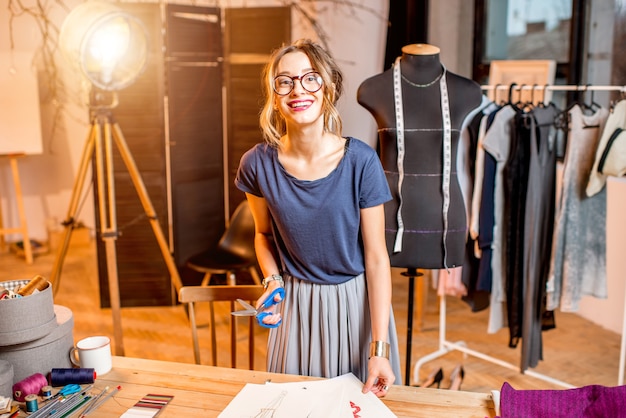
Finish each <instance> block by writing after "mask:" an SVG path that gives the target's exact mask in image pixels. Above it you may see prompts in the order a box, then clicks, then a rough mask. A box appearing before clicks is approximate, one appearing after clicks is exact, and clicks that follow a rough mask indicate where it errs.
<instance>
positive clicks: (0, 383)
mask: <svg viewBox="0 0 626 418" xmlns="http://www.w3.org/2000/svg"><path fill="white" fill-rule="evenodd" d="M0 396H4V397H5V398H11V397H12V396H13V365H12V364H11V363H9V362H8V361H5V360H0Z"/></svg>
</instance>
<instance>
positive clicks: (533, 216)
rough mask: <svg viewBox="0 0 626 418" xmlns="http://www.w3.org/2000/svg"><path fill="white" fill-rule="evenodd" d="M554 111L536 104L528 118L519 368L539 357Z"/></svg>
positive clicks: (553, 182) (548, 241)
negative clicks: (526, 189)
mask: <svg viewBox="0 0 626 418" xmlns="http://www.w3.org/2000/svg"><path fill="white" fill-rule="evenodd" d="M557 113H558V110H557V109H556V107H554V106H546V107H537V108H534V109H533V110H532V112H531V115H532V118H531V119H530V122H531V129H530V138H529V139H530V166H529V170H528V191H527V194H526V219H525V223H524V271H523V279H524V313H523V321H522V353H521V354H522V357H521V366H520V370H522V371H524V370H526V369H527V368H528V367H535V366H537V363H538V361H539V360H543V354H542V338H541V337H542V336H541V331H542V330H543V326H542V324H543V318H544V316H545V297H546V292H545V289H546V282H547V280H548V274H549V273H550V270H549V268H550V252H551V249H552V233H553V230H554V210H555V209H554V208H555V202H554V193H555V189H556V140H555V136H556V132H555V129H554V123H553V122H554V118H555V117H556V115H557Z"/></svg>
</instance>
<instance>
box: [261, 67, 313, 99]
mask: <svg viewBox="0 0 626 418" xmlns="http://www.w3.org/2000/svg"><path fill="white" fill-rule="evenodd" d="M296 80H300V85H302V88H303V89H305V90H306V91H308V92H309V93H315V92H316V91H318V90H319V89H321V88H322V84H323V83H324V81H323V80H322V76H321V75H319V74H318V73H316V72H315V71H311V72H309V73H306V74H303V75H301V76H295V77H290V76H288V75H279V76H276V77H275V78H274V86H273V87H274V92H276V94H278V95H279V96H286V95H288V94H289V93H291V92H292V91H293V88H294V86H295V85H296Z"/></svg>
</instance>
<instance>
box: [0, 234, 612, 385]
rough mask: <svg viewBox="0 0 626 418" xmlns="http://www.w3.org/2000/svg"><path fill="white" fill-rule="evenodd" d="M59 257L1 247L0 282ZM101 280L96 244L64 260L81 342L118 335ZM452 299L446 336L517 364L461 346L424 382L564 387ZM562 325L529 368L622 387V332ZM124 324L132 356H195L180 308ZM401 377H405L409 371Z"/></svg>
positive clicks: (430, 316)
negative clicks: (435, 377)
mask: <svg viewBox="0 0 626 418" xmlns="http://www.w3.org/2000/svg"><path fill="white" fill-rule="evenodd" d="M55 258H56V254H55V253H53V252H51V253H49V254H44V255H38V256H36V257H35V261H34V263H33V264H32V265H27V264H26V263H25V262H24V259H22V258H19V257H17V256H16V255H15V254H12V253H8V252H4V253H1V252H0V281H7V280H18V279H29V278H31V277H33V276H34V275H35V274H40V275H43V276H44V277H49V276H50V272H51V269H52V264H53V262H54V260H55ZM426 282H427V280H423V279H417V280H416V282H415V283H416V288H428V286H427V285H426V286H424V283H426ZM97 286H98V280H97V268H96V260H95V245H94V243H93V242H92V243H91V244H87V245H85V244H82V245H72V246H71V247H70V250H69V251H68V253H67V256H66V258H65V262H64V264H63V274H62V275H61V281H60V286H59V290H58V292H57V294H56V295H55V296H54V303H55V304H58V305H63V306H66V307H68V308H70V309H71V310H72V312H73V317H74V339H75V340H78V339H81V338H83V337H86V336H91V335H99V334H104V335H109V336H111V337H112V336H113V329H112V319H111V311H110V309H101V308H100V306H99V297H98V288H97ZM393 286H394V296H393V304H394V311H395V318H396V325H397V330H398V337H399V340H400V354H401V360H402V371H403V373H404V371H405V356H406V354H405V353H406V333H407V293H408V279H407V278H406V277H404V276H402V275H401V274H400V271H394V278H393ZM427 290H428V291H427V298H426V303H425V305H424V306H422V308H423V313H424V315H423V322H422V324H421V326H420V318H419V317H418V310H419V309H418V305H417V304H418V300H417V299H418V298H416V308H415V312H414V326H413V338H412V362H411V363H412V364H415V362H416V361H417V360H418V359H419V358H421V357H422V356H425V355H428V354H430V353H432V352H434V351H436V350H437V349H438V348H439V345H438V344H439V338H440V333H439V318H440V316H439V300H438V298H437V296H436V294H435V293H433V291H432V290H430V289H427ZM446 302H447V309H446V311H447V321H446V334H447V335H446V337H447V340H449V341H460V342H462V343H464V344H465V345H466V347H467V348H469V349H472V350H476V351H477V352H479V353H482V354H485V355H488V356H491V357H493V358H494V359H496V360H500V361H503V362H506V363H508V364H510V365H512V366H513V368H512V369H509V368H507V367H505V366H503V365H500V364H496V363H494V362H490V361H486V360H484V359H482V358H479V357H477V356H474V355H470V356H465V355H464V354H463V353H461V352H459V351H456V350H455V351H451V352H448V353H446V354H445V355H443V356H440V357H438V358H435V359H433V360H431V361H429V362H427V363H425V364H424V366H423V367H422V368H421V370H420V376H419V379H420V380H422V379H425V378H426V376H427V375H428V374H429V373H430V372H431V371H432V370H435V369H438V368H439V367H442V368H443V371H444V375H445V377H444V381H443V382H442V388H447V387H448V385H449V380H448V379H447V378H448V377H449V375H450V372H451V371H452V369H453V368H454V367H455V366H456V365H457V364H460V363H462V364H463V366H464V370H465V379H464V381H463V384H462V387H461V389H462V390H467V391H472V392H488V391H490V390H493V389H500V388H501V387H502V384H503V383H504V382H508V383H510V384H511V385H512V386H513V387H514V388H516V389H562V388H563V387H562V386H560V385H558V384H555V383H554V382H549V381H546V380H544V379H541V378H538V377H535V376H529V375H528V374H522V373H520V372H519V369H518V368H517V367H516V365H517V364H519V358H520V348H519V347H518V348H516V349H511V348H509V347H508V345H507V341H508V330H506V329H503V330H501V331H500V332H498V333H496V334H487V332H486V328H487V319H488V311H483V312H479V313H472V312H471V310H470V309H469V307H468V305H467V304H465V303H464V302H462V301H460V300H459V299H457V298H454V297H448V298H447V299H446ZM0 303H1V302H0ZM420 306H421V305H420ZM203 309H205V310H208V309H206V308H202V307H200V311H201V312H200V313H201V314H202V311H203ZM227 309H228V308H226V307H224V308H222V312H224V315H222V316H223V318H224V319H223V320H222V324H226V323H227V322H226V321H227V318H228V316H229V315H227V314H226V312H227ZM200 321H202V319H200ZM556 323H557V328H556V329H554V330H550V331H547V332H544V333H543V340H544V344H543V349H544V350H543V353H544V360H543V361H541V362H540V363H539V365H538V367H536V368H535V369H531V370H530V371H531V372H533V373H536V374H538V375H539V376H546V377H548V378H553V379H557V380H558V381H562V382H566V383H568V384H571V385H573V386H576V387H579V386H585V385H591V384H599V385H605V386H615V385H617V382H618V364H619V351H620V342H621V337H620V335H618V334H616V333H614V332H610V331H607V330H605V329H603V328H601V327H598V326H596V325H594V324H593V323H591V322H589V321H587V320H585V319H582V318H581V317H579V316H578V315H576V314H571V313H569V314H568V313H560V312H557V313H556ZM122 325H123V334H124V339H123V343H124V348H125V355H126V356H129V357H142V358H150V359H160V360H171V361H178V362H186V363H192V362H193V361H194V360H193V351H192V344H191V335H190V330H189V326H188V322H187V317H186V314H185V311H184V308H183V307H182V306H168V307H145V308H123V309H122ZM224 326H225V325H224ZM220 327H222V325H220ZM224 329H225V328H224ZM200 332H201V334H200V338H201V346H202V356H203V359H202V360H203V361H202V362H203V364H210V355H209V338H208V330H207V329H201V331H200ZM266 332H267V331H266V330H264V329H261V328H260V327H256V333H257V336H256V341H257V350H256V361H255V365H254V368H255V369H257V370H264V364H265V340H266ZM218 335H220V334H219V333H218ZM221 335H227V334H224V333H221ZM244 341H245V336H242V337H241V342H242V349H243V352H242V353H241V356H240V358H239V362H238V367H244V368H245V367H247V360H246V359H247V357H246V355H245V342H244ZM228 344H229V342H228V337H224V338H223V339H221V340H220V341H219V342H218V346H220V350H219V351H220V357H219V359H218V365H221V366H228V365H229V363H228V359H227V357H226V356H227V353H228V352H229V350H228V347H227V345H228ZM240 351H241V350H240ZM401 380H402V382H403V383H404V381H405V378H404V376H402V379H401Z"/></svg>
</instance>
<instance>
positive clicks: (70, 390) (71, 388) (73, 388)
mask: <svg viewBox="0 0 626 418" xmlns="http://www.w3.org/2000/svg"><path fill="white" fill-rule="evenodd" d="M81 389H82V388H81V386H80V385H77V384H75V383H71V384H69V385H65V386H63V388H62V389H61V390H60V391H58V392H57V394H56V395H54V397H55V398H56V397H59V396H63V397H66V396H67V395H72V394H74V393H78V392H80V391H81Z"/></svg>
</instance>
